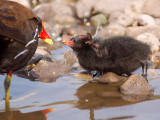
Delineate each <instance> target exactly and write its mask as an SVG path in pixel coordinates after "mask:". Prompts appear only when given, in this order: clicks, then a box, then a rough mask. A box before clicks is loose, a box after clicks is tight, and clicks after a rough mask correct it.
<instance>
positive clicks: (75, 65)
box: [61, 50, 82, 70]
mask: <svg viewBox="0 0 160 120" xmlns="http://www.w3.org/2000/svg"><path fill="white" fill-rule="evenodd" d="M61 62H62V63H63V64H64V65H66V66H69V67H71V69H76V70H77V69H78V70H82V67H81V66H80V64H79V62H78V59H77V56H76V55H75V53H74V52H73V50H68V51H66V52H65V53H64V57H63V59H62V60H61Z"/></svg>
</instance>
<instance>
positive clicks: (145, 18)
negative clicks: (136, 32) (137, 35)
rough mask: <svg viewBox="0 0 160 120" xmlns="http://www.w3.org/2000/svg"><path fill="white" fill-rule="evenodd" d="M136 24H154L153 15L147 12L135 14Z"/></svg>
mask: <svg viewBox="0 0 160 120" xmlns="http://www.w3.org/2000/svg"><path fill="white" fill-rule="evenodd" d="M137 24H138V25H139V26H145V25H156V22H155V20H154V18H153V17H151V16H150V15H147V14H140V15H138V16H137Z"/></svg>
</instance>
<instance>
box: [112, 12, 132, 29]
mask: <svg viewBox="0 0 160 120" xmlns="http://www.w3.org/2000/svg"><path fill="white" fill-rule="evenodd" d="M109 23H114V24H120V25H123V26H125V27H127V26H130V25H131V24H132V23H133V18H131V17H130V16H128V15H126V14H125V13H123V12H121V11H114V12H111V14H110V16H109Z"/></svg>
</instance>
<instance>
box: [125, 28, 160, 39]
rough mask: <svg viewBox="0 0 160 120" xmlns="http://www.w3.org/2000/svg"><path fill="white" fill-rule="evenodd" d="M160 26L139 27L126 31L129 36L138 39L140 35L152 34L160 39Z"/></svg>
mask: <svg viewBox="0 0 160 120" xmlns="http://www.w3.org/2000/svg"><path fill="white" fill-rule="evenodd" d="M159 31H160V26H159V25H156V26H139V27H128V28H127V29H126V32H127V35H128V36H131V37H134V38H136V37H137V36H138V35H140V34H143V33H151V34H154V35H155V36H157V37H158V39H160V32H159Z"/></svg>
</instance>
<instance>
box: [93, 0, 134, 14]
mask: <svg viewBox="0 0 160 120" xmlns="http://www.w3.org/2000/svg"><path fill="white" fill-rule="evenodd" d="M93 2H94V4H93V8H94V11H95V12H101V13H105V14H106V15H108V14H110V13H111V12H113V11H123V10H124V9H125V8H126V7H127V6H128V5H130V4H131V3H133V1H132V0H98V1H97V0H93Z"/></svg>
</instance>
